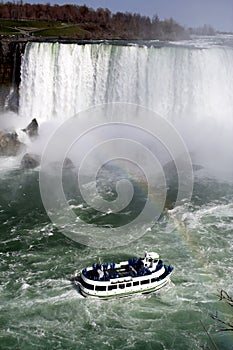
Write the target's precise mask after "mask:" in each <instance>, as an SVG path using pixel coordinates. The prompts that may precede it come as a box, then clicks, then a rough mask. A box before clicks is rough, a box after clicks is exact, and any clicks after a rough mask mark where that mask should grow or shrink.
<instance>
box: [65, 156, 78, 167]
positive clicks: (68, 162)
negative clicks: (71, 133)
mask: <svg viewBox="0 0 233 350" xmlns="http://www.w3.org/2000/svg"><path fill="white" fill-rule="evenodd" d="M62 168H63V169H74V168H75V166H74V163H73V162H72V160H71V159H70V158H68V157H66V158H65V160H64V163H63V167H62Z"/></svg>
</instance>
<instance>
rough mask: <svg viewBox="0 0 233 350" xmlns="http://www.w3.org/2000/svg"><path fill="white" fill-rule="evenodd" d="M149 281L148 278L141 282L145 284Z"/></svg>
mask: <svg viewBox="0 0 233 350" xmlns="http://www.w3.org/2000/svg"><path fill="white" fill-rule="evenodd" d="M149 282H150V281H149V280H144V281H141V284H147V283H149Z"/></svg>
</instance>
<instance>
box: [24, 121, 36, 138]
mask: <svg viewBox="0 0 233 350" xmlns="http://www.w3.org/2000/svg"><path fill="white" fill-rule="evenodd" d="M38 127H39V125H38V123H37V120H36V118H34V119H32V121H31V123H30V124H28V126H27V127H26V128H25V129H22V130H23V131H24V132H26V134H27V135H28V136H29V137H36V136H38Z"/></svg>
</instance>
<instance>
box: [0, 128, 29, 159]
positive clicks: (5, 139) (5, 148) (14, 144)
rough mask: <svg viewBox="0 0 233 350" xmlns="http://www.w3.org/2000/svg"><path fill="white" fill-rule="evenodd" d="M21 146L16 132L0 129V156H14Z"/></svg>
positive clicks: (22, 146)
mask: <svg viewBox="0 0 233 350" xmlns="http://www.w3.org/2000/svg"><path fill="white" fill-rule="evenodd" d="M23 148H24V144H23V143H22V142H20V141H19V140H18V135H17V133H16V132H13V133H10V132H4V131H0V156H8V157H9V156H16V155H17V153H19V152H20V151H21V150H22V149H23Z"/></svg>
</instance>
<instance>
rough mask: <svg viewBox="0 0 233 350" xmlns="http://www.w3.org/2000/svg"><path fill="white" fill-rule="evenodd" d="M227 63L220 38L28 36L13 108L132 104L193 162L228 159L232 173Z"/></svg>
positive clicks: (36, 113) (42, 115) (67, 113)
mask: <svg viewBox="0 0 233 350" xmlns="http://www.w3.org/2000/svg"><path fill="white" fill-rule="evenodd" d="M232 63H233V50H232V47H230V46H228V47H227V46H224V45H222V46H221V45H212V46H211V47H206V48H198V47H194V46H190V47H184V46H182V45H173V46H172V45H168V44H164V46H162V47H160V48H158V47H153V46H147V45H144V46H137V45H134V46H133V45H125V46H120V45H112V44H106V43H98V44H83V45H80V44H62V43H28V44H27V46H26V50H25V54H24V56H23V60H22V66H21V85H20V105H19V113H20V115H21V116H23V117H26V118H28V120H29V119H32V118H35V117H36V118H37V120H38V122H39V123H40V124H41V123H43V122H48V121H53V122H54V121H56V120H58V121H59V122H62V121H64V120H66V119H68V118H70V117H72V116H74V115H75V114H76V113H78V112H79V111H81V110H83V109H86V108H88V107H91V106H94V105H97V104H103V103H108V102H129V103H134V104H139V105H142V106H144V107H148V108H150V109H152V110H153V111H155V112H157V113H159V114H160V115H161V116H163V117H164V118H166V119H168V120H169V121H170V122H171V123H172V124H173V125H174V126H175V127H176V128H177V129H178V131H179V132H180V133H181V135H182V137H183V138H184V140H185V142H186V144H187V146H188V148H189V150H190V151H191V152H195V154H198V153H199V155H198V158H197V159H198V162H199V163H201V164H204V163H211V167H210V168H211V172H212V168H215V170H216V169H217V170H219V169H220V168H221V169H226V168H229V166H230V167H231V170H230V177H232V175H233V169H232V164H233V161H232V154H231V151H230V147H229V145H230V144H231V142H232V134H233V97H232V91H233V64H232ZM221 162H222V164H220V163H221Z"/></svg>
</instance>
